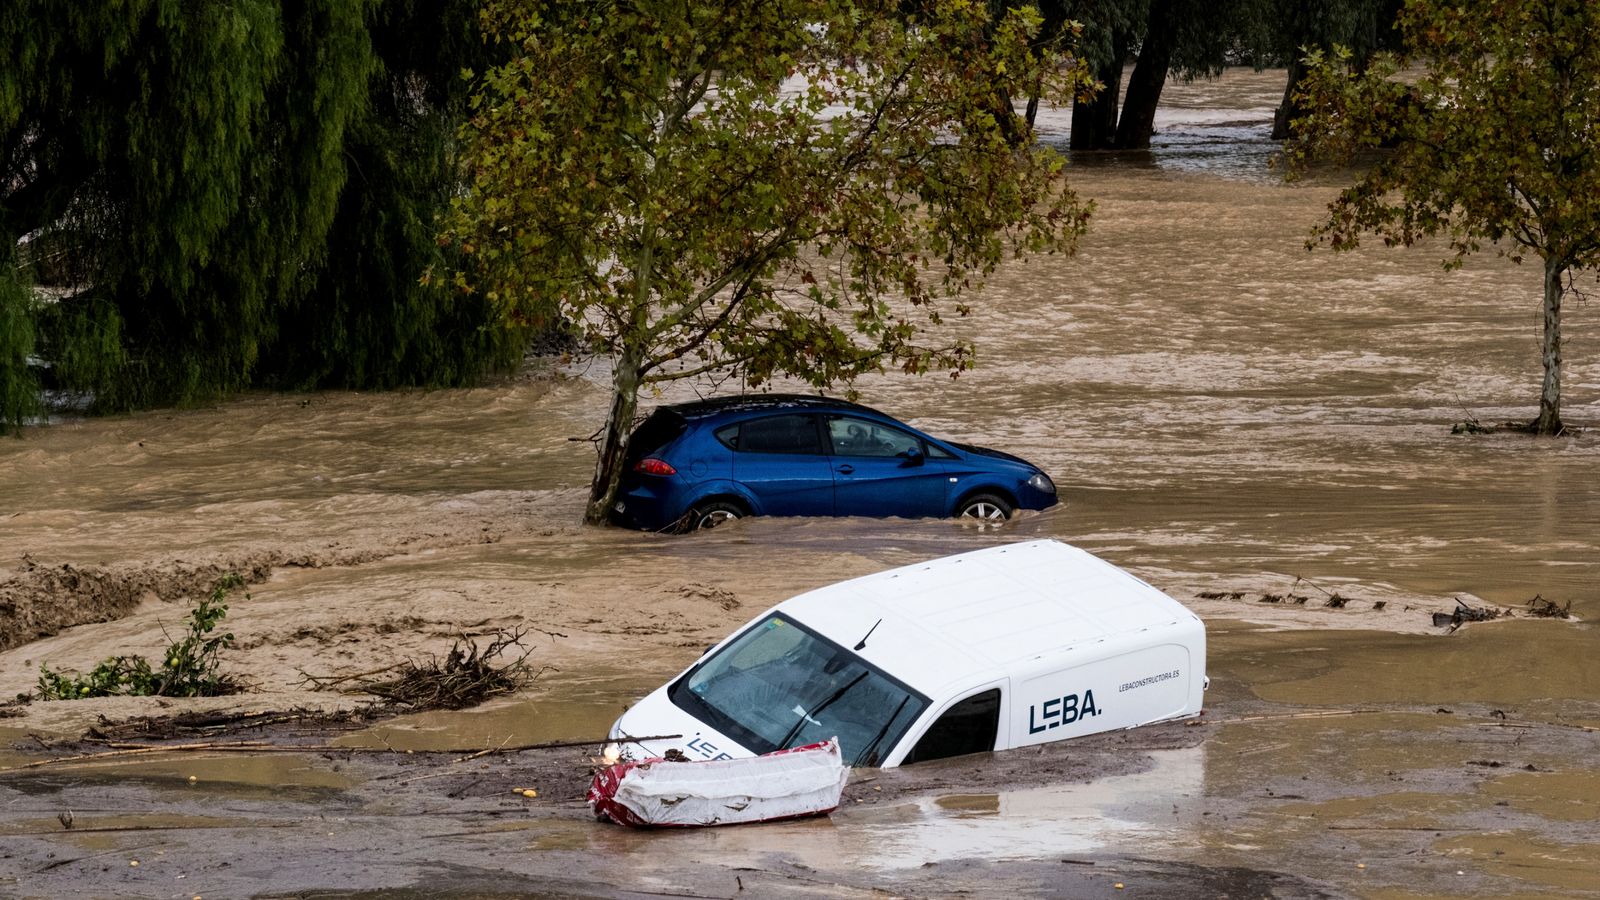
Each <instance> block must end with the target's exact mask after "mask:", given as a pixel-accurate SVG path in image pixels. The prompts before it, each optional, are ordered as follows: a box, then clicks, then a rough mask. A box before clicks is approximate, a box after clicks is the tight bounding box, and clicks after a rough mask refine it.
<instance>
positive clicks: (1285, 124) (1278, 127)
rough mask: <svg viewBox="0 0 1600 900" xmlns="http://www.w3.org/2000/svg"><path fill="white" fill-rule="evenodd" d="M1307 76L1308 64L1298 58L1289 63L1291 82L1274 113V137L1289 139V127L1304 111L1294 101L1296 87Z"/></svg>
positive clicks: (1281, 139) (1276, 139)
mask: <svg viewBox="0 0 1600 900" xmlns="http://www.w3.org/2000/svg"><path fill="white" fill-rule="evenodd" d="M1305 77H1306V64H1305V63H1303V62H1301V61H1300V60H1298V59H1296V60H1294V61H1293V62H1291V63H1289V83H1288V84H1286V85H1284V87H1283V102H1282V103H1279V104H1278V108H1277V110H1276V111H1274V112H1273V114H1272V139H1273V140H1275V141H1287V140H1288V139H1289V128H1290V125H1291V123H1293V122H1294V120H1295V119H1297V118H1299V117H1300V115H1301V113H1303V112H1304V110H1303V109H1301V108H1300V105H1299V104H1297V103H1295V102H1294V89H1295V88H1297V87H1299V86H1300V80H1301V79H1302V78H1305Z"/></svg>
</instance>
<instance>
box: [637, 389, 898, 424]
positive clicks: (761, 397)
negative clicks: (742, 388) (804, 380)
mask: <svg viewBox="0 0 1600 900" xmlns="http://www.w3.org/2000/svg"><path fill="white" fill-rule="evenodd" d="M657 408H658V409H667V410H671V411H672V412H675V413H677V414H678V415H680V416H682V417H684V418H685V419H689V420H694V419H704V418H709V417H711V416H717V415H722V414H724V413H731V412H747V411H750V410H768V409H848V410H853V411H855V412H867V413H873V414H876V415H880V416H881V415H883V413H881V412H878V411H877V410H875V409H872V408H871V407H867V406H862V405H861V404H859V403H851V402H850V401H848V400H839V399H836V398H833V397H818V396H814V395H811V394H734V395H730V396H724V397H709V398H707V399H704V400H692V401H690V402H688V403H674V404H670V405H667V406H661V407H657Z"/></svg>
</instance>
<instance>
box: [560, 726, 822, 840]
mask: <svg viewBox="0 0 1600 900" xmlns="http://www.w3.org/2000/svg"><path fill="white" fill-rule="evenodd" d="M849 779H850V770H849V769H848V768H846V767H845V765H844V761H843V759H842V758H841V757H840V754H839V741H838V738H834V739H833V740H828V741H821V742H820V743H816V744H807V745H806V746H804V747H794V748H792V749H789V750H778V751H775V752H773V753H768V754H766V755H764V756H755V757H750V758H748V759H718V760H705V761H703V762H671V761H668V760H665V759H647V760H644V761H642V762H624V763H617V764H616V765H612V766H607V767H605V768H604V769H601V770H600V771H599V772H598V773H596V774H595V776H594V783H593V784H592V785H591V786H590V787H589V796H588V800H589V805H590V806H591V807H592V808H593V809H594V813H595V816H596V817H597V818H600V819H610V820H611V821H613V822H619V823H621V824H623V825H632V826H634V827H647V826H679V827H684V826H704V825H736V824H741V823H748V822H773V821H777V820H780V819H798V818H804V817H806V816H822V815H827V814H828V813H830V812H833V811H834V810H835V809H837V808H838V806H839V796H840V794H842V793H843V792H844V786H845V782H847V781H848V780H849Z"/></svg>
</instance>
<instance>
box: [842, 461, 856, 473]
mask: <svg viewBox="0 0 1600 900" xmlns="http://www.w3.org/2000/svg"><path fill="white" fill-rule="evenodd" d="M855 470H856V467H855V466H852V465H850V464H849V463H845V464H844V465H842V466H840V467H839V474H840V475H849V474H850V473H851V472H854V471H855Z"/></svg>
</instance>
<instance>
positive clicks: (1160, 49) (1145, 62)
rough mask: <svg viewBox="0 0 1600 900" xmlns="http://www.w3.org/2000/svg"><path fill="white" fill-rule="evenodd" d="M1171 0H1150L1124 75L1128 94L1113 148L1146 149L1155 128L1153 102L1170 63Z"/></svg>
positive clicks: (1157, 99) (1156, 102)
mask: <svg viewBox="0 0 1600 900" xmlns="http://www.w3.org/2000/svg"><path fill="white" fill-rule="evenodd" d="M1172 29H1173V19H1172V0H1154V2H1152V3H1151V4H1150V21H1149V25H1148V26H1147V27H1146V29H1145V35H1144V43H1143V44H1142V45H1141V46H1140V47H1139V60H1138V62H1135V63H1134V64H1133V74H1132V75H1129V76H1128V95H1127V96H1126V97H1124V98H1123V100H1122V121H1121V122H1119V123H1118V124H1117V149H1119V150H1148V149H1150V136H1151V135H1153V134H1155V131H1156V106H1157V105H1158V104H1159V103H1160V102H1161V89H1162V88H1163V87H1165V86H1166V83H1167V69H1168V68H1169V67H1170V66H1171V64H1172V39H1173V35H1172Z"/></svg>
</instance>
